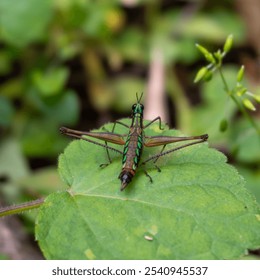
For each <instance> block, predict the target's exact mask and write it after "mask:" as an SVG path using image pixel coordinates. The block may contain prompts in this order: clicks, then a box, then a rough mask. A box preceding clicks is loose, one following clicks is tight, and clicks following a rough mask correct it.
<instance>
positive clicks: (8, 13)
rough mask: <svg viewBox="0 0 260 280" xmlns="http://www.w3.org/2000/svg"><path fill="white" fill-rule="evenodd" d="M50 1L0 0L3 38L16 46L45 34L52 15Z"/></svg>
mask: <svg viewBox="0 0 260 280" xmlns="http://www.w3.org/2000/svg"><path fill="white" fill-rule="evenodd" d="M52 5H53V4H52V1H51V0H45V1H38V0H1V1H0V13H1V17H0V25H1V33H2V37H3V39H4V40H5V41H6V42H8V43H11V44H13V45H15V46H17V47H24V46H26V45H27V44H29V43H31V42H33V41H35V40H39V39H41V38H42V37H44V36H46V33H44V32H45V30H46V28H47V25H48V24H49V22H50V19H51V17H52V13H53V11H52Z"/></svg>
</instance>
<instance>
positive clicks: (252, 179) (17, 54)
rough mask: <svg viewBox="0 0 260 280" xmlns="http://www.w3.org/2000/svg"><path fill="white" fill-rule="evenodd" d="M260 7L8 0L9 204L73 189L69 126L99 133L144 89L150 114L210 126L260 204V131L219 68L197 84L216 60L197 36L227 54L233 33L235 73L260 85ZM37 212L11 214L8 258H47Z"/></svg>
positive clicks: (213, 141)
mask: <svg viewBox="0 0 260 280" xmlns="http://www.w3.org/2000/svg"><path fill="white" fill-rule="evenodd" d="M259 14H260V1H258V0H248V1H243V0H234V1H232V0H222V1H217V0H211V1H206V0H187V1H185V0H179V1H177V0H176V1H173V0H172V1H170V0H163V1H159V0H110V1H106V0H97V1H91V0H44V1H39V0H0V204H1V205H2V206H4V205H10V204H11V205H12V204H15V203H20V202H22V201H28V200H32V199H36V198H39V197H42V196H46V195H47V194H49V193H51V192H53V191H55V190H57V189H61V188H62V187H64V186H63V183H62V182H61V180H60V179H59V176H58V173H57V168H56V166H57V158H58V156H59V154H60V153H62V152H63V150H64V148H65V147H66V145H67V144H68V143H69V142H70V141H71V140H70V139H67V138H66V137H64V136H62V135H60V133H59V130H58V129H59V127H60V126H63V125H64V126H68V127H72V128H75V129H79V130H90V129H94V128H98V127H100V126H101V125H103V124H104V123H106V122H110V121H115V120H117V119H119V118H123V117H127V116H129V115H130V113H131V106H132V104H133V103H135V102H136V92H137V93H139V94H140V93H141V92H144V97H143V103H144V105H145V118H146V119H153V118H155V117H157V116H161V117H162V118H163V120H164V121H165V122H167V123H168V124H169V125H170V127H172V128H176V129H179V130H181V131H182V133H184V134H186V135H198V134H204V133H208V134H209V145H210V146H211V147H215V148H217V149H219V150H220V151H222V152H224V153H225V154H226V155H227V157H228V161H229V162H230V163H232V164H233V165H235V166H236V168H237V169H238V171H239V172H240V173H241V174H242V175H243V176H244V177H245V179H246V187H247V188H248V189H249V191H250V192H251V193H252V195H255V196H256V199H257V201H258V202H260V170H259V166H260V144H259V143H260V136H259V135H257V133H256V131H255V130H254V129H253V128H252V126H251V125H250V123H248V122H247V121H246V120H245V119H244V118H243V117H242V116H241V114H240V113H239V111H238V110H237V108H236V107H235V105H234V104H233V103H232V100H230V99H229V98H228V96H227V95H226V93H225V92H224V90H223V84H222V83H221V80H220V78H219V76H218V75H215V76H214V78H213V79H212V80H211V81H210V82H208V83H198V84H194V83H193V80H194V77H195V75H196V72H197V71H198V70H199V69H200V68H201V67H202V66H203V65H205V61H204V58H203V57H202V55H201V54H200V53H199V51H198V50H197V48H196V47H195V43H199V44H201V45H203V46H206V47H207V48H208V49H209V50H210V51H216V50H217V49H218V48H221V47H222V46H223V44H224V42H225V39H226V37H227V36H228V35H229V34H233V36H234V46H233V48H232V50H231V52H230V53H229V54H228V56H227V57H226V58H225V61H224V64H225V66H224V69H223V71H224V73H225V76H226V78H227V79H228V82H230V83H231V84H232V83H235V81H236V74H237V71H238V69H239V68H240V65H242V64H243V65H245V76H246V77H245V83H246V85H247V87H248V88H249V89H250V91H252V92H254V93H257V92H259V89H260V87H259V86H260V83H259V82H260V75H259V66H260V64H259V62H260V60H259V51H260V16H259ZM256 109H257V110H256V112H253V113H252V117H253V118H254V119H255V120H256V121H258V120H259V117H260V116H259V105H258V107H257V106H256ZM250 114H251V113H250ZM223 119H227V120H228V124H229V125H228V129H227V130H226V131H225V132H221V130H220V122H221V120H223ZM258 123H259V122H258ZM34 212H36V211H34ZM34 212H31V213H26V214H25V215H20V216H18V217H8V218H5V219H2V220H1V221H0V259H1V258H2V259H37V258H42V256H41V254H40V253H39V251H38V248H37V244H36V243H35V241H34V237H33V226H34V217H35V213H34ZM255 253H256V254H257V252H255ZM258 253H259V252H258Z"/></svg>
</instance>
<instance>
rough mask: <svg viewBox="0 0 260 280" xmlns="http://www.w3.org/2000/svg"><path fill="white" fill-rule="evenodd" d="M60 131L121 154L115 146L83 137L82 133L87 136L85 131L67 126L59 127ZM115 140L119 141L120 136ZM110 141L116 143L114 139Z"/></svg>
mask: <svg viewBox="0 0 260 280" xmlns="http://www.w3.org/2000/svg"><path fill="white" fill-rule="evenodd" d="M60 132H61V133H63V134H66V135H68V136H71V137H74V138H78V139H82V140H85V141H87V142H90V143H92V144H95V145H98V146H101V147H103V148H106V149H109V150H111V151H114V152H117V153H119V154H121V155H122V154H123V152H122V151H120V150H118V149H115V148H113V147H110V146H108V145H105V144H102V143H99V142H96V141H94V140H91V139H89V138H85V137H83V135H86V136H89V135H88V134H87V132H81V131H76V130H72V129H69V128H66V127H61V128H60ZM90 134H92V133H90ZM97 135H98V134H97ZM112 136H117V135H112ZM90 137H91V136H90ZM92 137H95V136H93V134H92ZM116 140H118V141H119V140H120V137H119V136H118V139H116ZM103 141H105V142H108V141H106V140H105V139H103ZM112 143H116V142H115V141H112ZM120 145H123V142H122V143H120Z"/></svg>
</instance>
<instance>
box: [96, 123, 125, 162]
mask: <svg viewBox="0 0 260 280" xmlns="http://www.w3.org/2000/svg"><path fill="white" fill-rule="evenodd" d="M116 124H120V125H122V126H124V127H127V128H128V129H129V126H128V125H127V124H124V123H122V122H120V121H115V122H114V125H113V128H112V131H111V133H114V131H115V127H116ZM104 129H105V128H104ZM105 130H106V129H105ZM107 131H108V130H107ZM126 135H127V134H122V135H121V136H126ZM105 143H106V146H108V145H107V142H106V141H105ZM106 152H107V158H108V161H109V163H103V164H101V165H100V167H106V166H107V165H108V164H110V163H111V162H112V160H111V157H110V154H109V149H108V148H106Z"/></svg>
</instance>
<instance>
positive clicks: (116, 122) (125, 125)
mask: <svg viewBox="0 0 260 280" xmlns="http://www.w3.org/2000/svg"><path fill="white" fill-rule="evenodd" d="M116 124H121V125H122V126H124V127H127V128H128V129H129V125H127V124H125V123H122V122H120V121H115V122H114V125H113V128H112V133H114V130H115V127H116Z"/></svg>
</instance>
